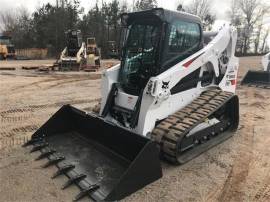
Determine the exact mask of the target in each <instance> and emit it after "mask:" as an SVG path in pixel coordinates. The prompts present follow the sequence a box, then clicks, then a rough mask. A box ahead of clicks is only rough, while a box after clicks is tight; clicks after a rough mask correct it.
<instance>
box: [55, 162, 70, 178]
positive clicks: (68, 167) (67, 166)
mask: <svg viewBox="0 0 270 202" xmlns="http://www.w3.org/2000/svg"><path fill="white" fill-rule="evenodd" d="M74 168H75V165H72V164H70V165H66V166H63V167H60V168H59V170H57V171H56V172H55V173H54V175H53V176H52V179H54V178H56V177H58V176H59V175H63V174H65V173H67V172H68V171H70V170H72V169H74Z"/></svg>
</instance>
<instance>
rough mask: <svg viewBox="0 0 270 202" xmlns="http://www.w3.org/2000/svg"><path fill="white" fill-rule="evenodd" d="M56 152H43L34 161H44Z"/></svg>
mask: <svg viewBox="0 0 270 202" xmlns="http://www.w3.org/2000/svg"><path fill="white" fill-rule="evenodd" d="M55 152H56V151H55V150H48V151H45V152H43V153H41V154H40V155H39V156H38V157H37V158H36V159H35V160H36V161H37V160H40V159H44V158H47V157H48V156H50V155H51V154H54V153H55Z"/></svg>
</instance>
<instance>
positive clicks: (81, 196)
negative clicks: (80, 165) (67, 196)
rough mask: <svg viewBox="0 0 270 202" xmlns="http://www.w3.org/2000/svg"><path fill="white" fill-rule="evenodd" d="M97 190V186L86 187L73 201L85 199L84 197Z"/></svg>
mask: <svg viewBox="0 0 270 202" xmlns="http://www.w3.org/2000/svg"><path fill="white" fill-rule="evenodd" d="M98 188H99V185H97V184H93V185H90V186H89V187H87V188H86V189H83V190H82V191H81V192H80V193H79V194H78V195H76V196H75V197H74V199H73V201H78V200H80V199H81V198H83V197H85V196H86V195H88V194H90V193H92V192H93V191H95V190H97V189H98Z"/></svg>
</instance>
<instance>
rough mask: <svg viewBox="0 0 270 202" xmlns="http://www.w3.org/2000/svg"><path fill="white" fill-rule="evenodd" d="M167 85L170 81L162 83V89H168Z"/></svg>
mask: <svg viewBox="0 0 270 202" xmlns="http://www.w3.org/2000/svg"><path fill="white" fill-rule="evenodd" d="M169 83H170V81H168V82H165V81H162V87H161V88H162V89H168V88H169Z"/></svg>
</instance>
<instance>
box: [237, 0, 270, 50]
mask: <svg viewBox="0 0 270 202" xmlns="http://www.w3.org/2000/svg"><path fill="white" fill-rule="evenodd" d="M239 8H240V9H241V11H242V14H243V20H244V25H245V27H244V32H243V53H244V54H246V53H247V51H248V49H249V48H250V42H251V35H252V33H253V31H254V26H255V24H256V23H257V22H258V21H259V20H260V19H261V17H262V16H263V15H264V14H265V13H266V12H268V11H269V6H266V5H265V4H262V2H261V0H239Z"/></svg>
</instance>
